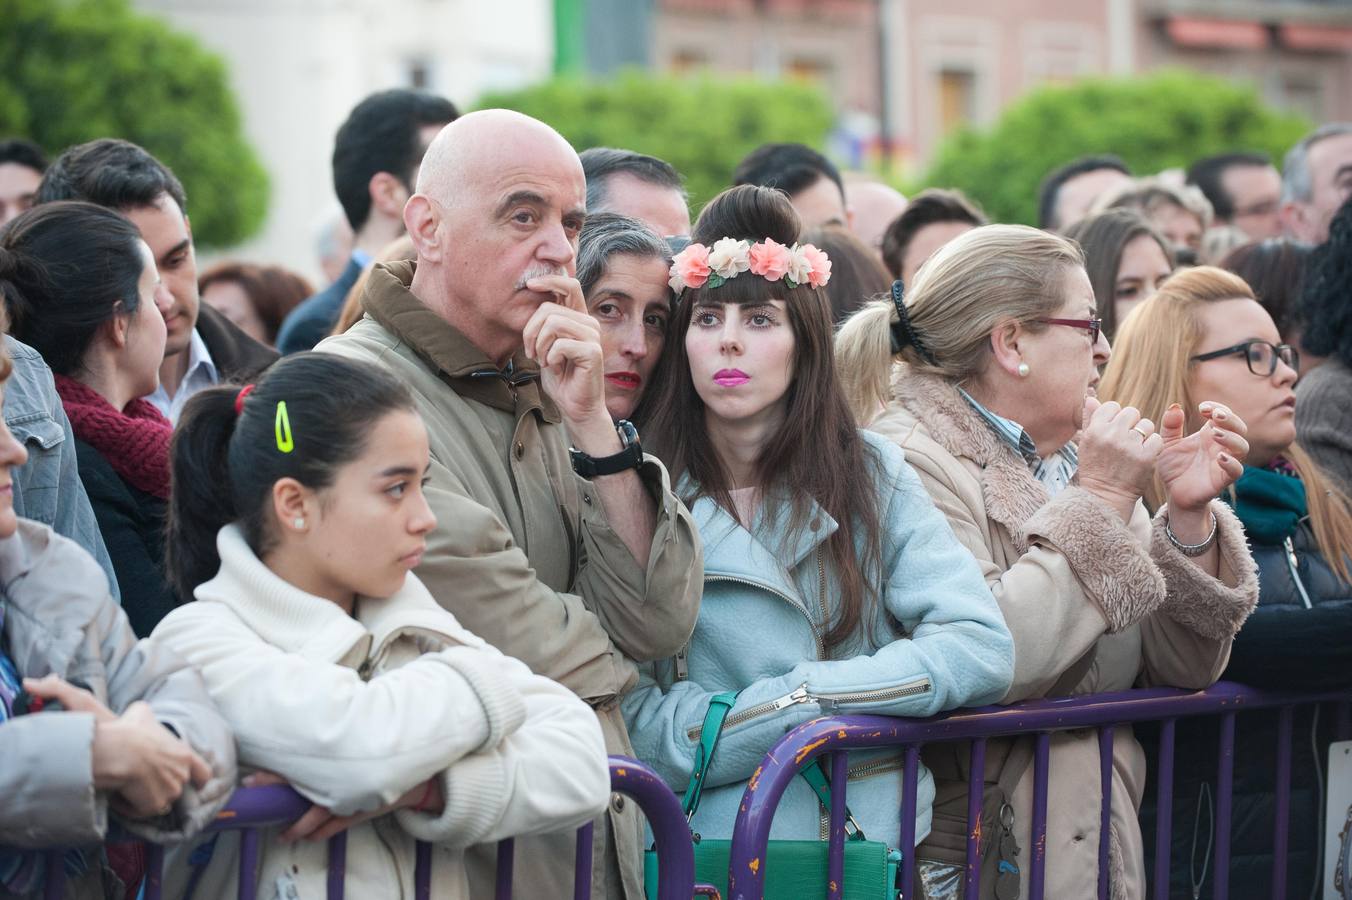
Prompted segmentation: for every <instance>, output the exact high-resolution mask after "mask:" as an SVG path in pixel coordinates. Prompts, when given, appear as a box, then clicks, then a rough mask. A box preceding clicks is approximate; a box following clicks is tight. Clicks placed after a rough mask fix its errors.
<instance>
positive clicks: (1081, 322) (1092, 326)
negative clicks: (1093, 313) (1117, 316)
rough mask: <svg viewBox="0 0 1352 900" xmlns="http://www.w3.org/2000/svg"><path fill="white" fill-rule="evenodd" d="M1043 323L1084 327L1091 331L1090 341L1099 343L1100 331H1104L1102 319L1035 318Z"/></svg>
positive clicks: (1035, 320)
mask: <svg viewBox="0 0 1352 900" xmlns="http://www.w3.org/2000/svg"><path fill="white" fill-rule="evenodd" d="M1033 321H1034V322H1039V323H1041V324H1043V325H1069V326H1070V327H1071V328H1083V329H1084V330H1085V331H1088V332H1089V343H1091V344H1097V343H1098V339H1099V333H1100V332H1102V331H1103V320H1102V319H1034V320H1033Z"/></svg>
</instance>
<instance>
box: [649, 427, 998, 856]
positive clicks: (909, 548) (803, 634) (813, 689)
mask: <svg viewBox="0 0 1352 900" xmlns="http://www.w3.org/2000/svg"><path fill="white" fill-rule="evenodd" d="M862 436H863V439H864V441H865V443H866V445H867V447H868V449H869V450H870V451H871V453H872V455H875V456H876V457H877V459H878V461H879V465H878V466H877V470H876V475H875V481H876V484H877V490H878V500H879V504H878V506H879V519H880V525H881V526H882V568H883V571H882V579H883V590H882V594H883V596H882V603H883V604H884V605H885V607H886V609H887V612H888V613H890V614H891V617H892V618H893V619H895V620H896V621H897V622H899V623H900V625H901V627H902V629H903V634H901V635H898V634H896V633H895V632H894V631H893V629H892V628H891V627H889V626H888V625H887V624H886V623H885V622H884V621H882V617H881V616H877V615H876V614H875V615H873V616H871V617H868V618H872V619H874V621H872V622H869V621H866V622H865V623H864V624H863V625H862V626H861V628H860V631H859V633H858V634H856V636H855V638H854V639H853V640H851V641H850V642H848V645H847V646H844V647H838V648H836V650H835V651H834V652H832V653H831V654H829V656H828V655H827V654H824V653H823V650H822V641H821V625H820V623H821V622H822V621H823V618H824V610H823V609H822V607H823V605H825V606H826V607H828V608H834V605H835V597H834V593H835V591H837V590H838V579H835V578H831V577H829V573H830V569H829V568H828V567H827V566H826V563H825V559H824V555H823V553H822V551H821V547H822V543H823V542H824V541H825V540H826V539H827V538H828V537H829V536H830V535H831V534H832V533H834V532H835V530H836V528H837V527H838V526H837V523H836V522H835V521H834V520H833V519H832V518H831V517H830V516H829V515H827V514H826V512H825V511H824V510H821V509H820V508H815V507H814V509H813V510H812V512H811V513H810V514H809V517H808V520H807V521H808V526H807V528H804V529H803V530H802V532H801V533H800V534H797V535H791V536H790V540H789V541H787V542H786V541H785V540H784V538H785V534H786V529H785V527H784V523H783V522H781V521H766V518H767V517H766V514H765V511H764V509H762V511H761V512H760V513H759V514H758V515H757V519H756V521H755V522H754V523H753V526H752V529H751V530H750V531H748V530H747V529H746V528H743V527H742V526H741V525H739V524H738V523H737V522H736V520H735V519H733V518H732V516H730V515H729V514H728V513H727V512H726V511H725V510H723V509H722V508H721V507H719V506H718V505H717V504H715V503H714V502H713V501H712V500H710V499H709V498H708V497H706V496H702V497H699V498H698V499H696V500H695V501H694V502H693V503H692V504H691V506H690V512H691V515H693V516H694V518H695V521H696V523H697V524H698V525H699V531H700V537H701V538H702V539H703V541H704V600H703V604H702V606H701V607H700V614H699V620H698V622H697V623H696V625H695V633H694V635H693V636H692V637H691V639H690V644H689V645H688V648H687V653H686V657H685V669H686V672H685V673H683V674H685V675H686V677H685V678H684V679H682V678H680V677H679V676H678V675H677V673H676V671H675V665H674V664H673V663H672V661H670V660H662V661H659V662H657V663H650V664H648V665H647V666H644V667H642V668H641V670H640V671H641V676H642V677H641V681H640V684H639V687H638V688H637V689H635V690H634V691H632V692H631V693H630V694H629V695H628V696H626V697H625V698H624V702H623V708H624V713H625V720H626V722H627V723H628V725H629V734H630V739H631V740H632V741H633V744H634V750H635V752H636V754H637V756H638V757H639V758H640V759H642V760H644V761H645V762H648V763H649V764H651V765H652V766H653V767H654V768H655V769H656V770H657V771H658V773H659V774H661V775H662V777H663V778H664V779H666V781H667V783H668V784H669V785H670V786H671V787H672V788H673V789H674V790H676V791H677V792H678V793H679V792H680V791H682V790H684V789H685V786H686V784H687V783H688V782H689V779H690V770H691V767H692V761H693V758H694V752H695V745H696V743H697V742H698V739H699V731H700V730H701V727H700V726H701V725H702V723H703V720H704V714H705V711H706V710H707V709H708V705H709V700H710V698H711V697H712V696H713V695H714V694H716V693H719V692H722V691H738V692H739V694H738V697H737V704H736V706H734V707H733V709H732V711H731V713H730V714H729V716H728V719H727V721H726V723H725V725H724V730H723V736H722V739H721V740H720V742H719V745H718V752H717V753H716V754H715V755H714V758H713V763H712V765H711V767H710V771H709V774H708V776H707V779H706V781H705V790H704V792H703V795H702V799H701V803H700V806H699V810H698V812H697V813H696V815H695V818H694V821H693V826H694V828H695V830H696V831H698V832H699V833H700V834H702V835H704V836H706V837H720V838H722V837H728V836H730V835H731V832H732V825H733V820H734V819H735V818H736V815H737V810H738V806H739V805H740V802H741V798H742V792H743V789H744V788H745V786H746V781H747V779H749V778H750V777H751V775H752V773H753V772H754V771H755V770H756V767H757V766H759V765H760V763H761V760H762V758H763V757H764V755H765V753H766V751H768V750H769V749H770V748H771V746H772V745H773V744H774V743H775V742H776V741H778V740H779V739H780V738H782V737H783V736H784V733H785V732H787V731H788V730H789V729H791V728H793V727H794V726H796V725H799V724H801V723H803V722H806V721H808V720H809V719H813V718H816V717H817V716H821V715H830V714H834V713H844V714H849V713H870V714H877V715H892V716H914V717H922V716H930V715H933V714H935V713H938V712H942V711H944V710H949V709H954V708H956V707H959V706H974V705H980V704H985V703H994V702H995V701H997V700H999V699H1000V697H1001V696H1003V695H1004V693H1005V691H1006V690H1008V688H1009V683H1010V680H1011V678H1012V676H1013V666H1014V645H1013V641H1012V640H1011V638H1010V635H1009V629H1008V628H1006V627H1005V622H1004V618H1003V617H1002V616H1001V614H1000V609H999V607H998V606H997V605H996V602H995V598H994V597H993V596H992V595H991V592H990V589H989V588H988V587H987V586H986V582H985V579H984V578H983V577H982V575H981V570H980V569H979V568H978V566H977V564H976V560H975V559H973V557H972V555H971V554H970V553H969V552H968V551H967V550H966V549H965V548H964V547H963V546H962V544H960V543H959V542H958V540H957V538H956V537H954V535H953V531H952V529H951V528H950V527H949V525H948V522H947V521H946V520H945V519H944V517H943V515H942V514H940V512H939V511H938V510H937V509H936V508H935V506H934V503H933V501H932V500H930V498H929V495H928V494H927V493H926V492H925V489H924V488H923V487H922V486H921V484H920V480H919V478H918V477H917V476H916V474H915V472H914V471H913V470H912V469H911V467H910V466H909V465H907V464H906V462H905V461H904V459H903V457H902V453H901V451H900V449H899V448H898V447H896V446H895V445H894V444H892V443H890V442H887V441H884V440H883V439H882V438H879V437H877V436H876V435H872V434H868V433H864V434H863V435H862ZM689 487H690V485H689V484H688V483H686V484H682V485H681V486H680V490H678V493H680V494H683V495H685V494H687V491H686V489H687V488H689ZM782 517H783V514H781V518H782ZM870 631H871V634H870V633H869V632H870ZM868 638H871V640H869V639H868ZM850 761H851V775H850V779H851V781H852V782H853V781H855V780H862V779H865V778H867V779H868V784H867V786H861V788H862V789H860V790H854V789H853V787H854V785H851V788H852V789H851V790H849V791H848V797H847V799H848V803H849V806H850V809H851V811H852V812H853V814H854V816H855V818H856V819H857V820H858V821H859V822H860V824H861V825H862V826H863V827H864V829H865V831H866V832H867V834H868V836H869V837H870V838H871V839H873V840H878V841H884V842H887V843H888V844H890V845H893V846H895V844H896V841H897V839H898V837H899V835H900V827H899V826H900V818H899V815H898V813H899V812H900V809H901V780H902V776H901V771H900V770H901V760H900V757H899V754H898V752H897V751H896V750H885V751H874V752H858V753H854V754H851V757H850ZM933 799H934V783H933V780H932V778H931V777H930V774H929V773H928V772H927V771H925V770H924V768H923V767H922V768H921V773H920V781H919V784H918V785H917V797H916V801H917V802H916V839H917V840H920V839H922V838H923V837H924V836H925V835H926V834H927V833H928V832H929V827H930V812H931V805H932V802H933ZM820 826H821V816H820V812H819V807H818V803H817V800H816V797H815V795H813V794H812V792H811V790H810V789H809V788H808V787H807V786H806V784H805V783H799V780H798V779H795V781H794V783H793V784H791V785H790V786H789V789H788V791H787V792H786V793H785V795H784V799H783V801H782V803H781V804H780V809H779V813H778V815H776V816H775V819H774V824H773V825H772V826H771V836H772V837H774V838H783V839H800V840H801V839H809V840H810V839H814V838H818V837H821V836H822V835H821V830H820Z"/></svg>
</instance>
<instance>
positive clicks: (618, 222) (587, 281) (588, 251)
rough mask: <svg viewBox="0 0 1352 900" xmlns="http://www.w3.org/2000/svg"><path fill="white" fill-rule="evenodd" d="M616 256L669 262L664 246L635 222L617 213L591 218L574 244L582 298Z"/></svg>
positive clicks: (595, 215) (669, 255)
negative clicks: (618, 254)
mask: <svg viewBox="0 0 1352 900" xmlns="http://www.w3.org/2000/svg"><path fill="white" fill-rule="evenodd" d="M617 253H623V254H626V255H629V256H637V257H640V258H648V257H651V258H653V259H660V260H664V261H670V260H671V252H670V250H669V249H668V247H667V242H666V241H664V240H662V238H660V237H658V236H657V233H656V232H655V231H653V230H652V229H651V228H649V227H648V226H647V225H645V224H644V223H642V222H640V221H639V220H638V219H633V218H630V217H629V216H622V215H620V214H619V213H593V214H590V215H588V216H587V222H586V224H585V225H583V226H582V233H581V235H579V236H578V241H577V280H578V281H579V282H581V283H582V294H583V296H584V297H585V296H586V295H588V294H590V293H591V292H592V288H594V287H595V286H596V282H598V281H600V280H601V276H603V275H605V274H606V269H607V268H609V266H610V258H611V257H612V256H614V255H615V254H617Z"/></svg>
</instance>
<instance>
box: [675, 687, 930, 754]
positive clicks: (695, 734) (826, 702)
mask: <svg viewBox="0 0 1352 900" xmlns="http://www.w3.org/2000/svg"><path fill="white" fill-rule="evenodd" d="M931 687H932V685H931V684H930V680H929V679H928V678H917V679H915V680H914V681H908V682H906V683H905V684H899V685H896V686H895V687H888V688H877V689H875V690H871V691H855V692H854V693H850V694H829V693H822V694H810V693H808V690H807V684H806V683H804V684H800V685H799V686H798V687H797V688H795V689H794V690H792V691H790V692H789V693H787V694H785V695H784V696H782V697H776V698H775V699H774V700H767V701H765V702H764V703H757V704H756V705H755V706H751V707H748V708H747V709H744V710H742V711H741V712H737V713H733V714H732V715H730V716H728V717H727V719H725V720H724V721H723V727H724V728H733V727H735V726H737V725H741V724H742V723H744V722H749V721H751V720H752V719H756V718H759V717H761V716H764V715H768V714H769V713H773V712H779V711H780V710H782V709H788V708H789V707H790V706H796V705H798V704H799V703H813V702H815V703H820V704H822V706H824V707H827V708H830V707H834V706H839V705H840V704H842V703H878V702H881V701H884V700H900V699H902V698H903V697H914V696H916V695H918V694H928V693H929V691H930V688H931ZM703 733H704V725H703V724H702V723H701V724H699V725H696V726H695V727H694V728H691V729H689V730H688V731H686V736H687V737H688V738H690V740H692V741H697V740H699V736H700V735H701V734H703Z"/></svg>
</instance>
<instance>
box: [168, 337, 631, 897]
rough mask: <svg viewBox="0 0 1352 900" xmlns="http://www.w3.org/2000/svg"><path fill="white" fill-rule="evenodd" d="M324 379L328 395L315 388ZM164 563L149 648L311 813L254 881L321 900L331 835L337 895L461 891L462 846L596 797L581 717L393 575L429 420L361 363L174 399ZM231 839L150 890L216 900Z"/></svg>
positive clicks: (418, 530) (182, 856)
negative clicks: (341, 846) (422, 887)
mask: <svg viewBox="0 0 1352 900" xmlns="http://www.w3.org/2000/svg"><path fill="white" fill-rule="evenodd" d="M335 385H341V386H342V389H341V390H335V389H334V386H335ZM172 457H173V479H174V490H173V496H172V499H171V503H170V512H169V558H168V562H169V575H170V577H171V579H172V580H173V582H174V584H175V586H176V587H177V588H178V590H179V591H180V592H181V593H182V595H183V596H185V597H187V596H195V597H196V601H195V602H192V603H188V604H186V605H184V606H181V607H179V608H178V609H176V610H174V611H173V612H172V613H170V614H169V615H168V616H167V617H165V619H164V621H162V622H161V623H160V624H159V626H157V627H156V629H155V632H154V634H153V635H152V637H151V643H152V644H155V645H163V646H166V647H168V648H170V649H172V650H174V651H176V652H177V653H178V654H179V655H181V656H182V657H184V658H185V659H187V660H188V661H189V662H191V663H193V664H194V665H195V666H196V667H197V668H198V669H199V670H200V671H201V673H202V677H203V679H204V680H205V682H206V686H207V691H208V693H209V694H210V695H211V697H212V699H213V700H215V701H216V704H217V706H218V707H219V708H220V710H221V712H222V714H223V715H224V716H225V718H226V720H227V721H228V722H229V723H230V725H231V726H232V727H233V728H234V731H235V736H236V739H237V741H238V746H239V761H240V764H241V766H243V767H248V768H249V769H251V770H254V771H255V772H256V773H257V772H260V771H261V772H263V773H267V774H265V775H260V776H256V778H255V781H257V780H267V781H272V780H282V781H286V782H289V783H290V784H291V785H292V786H293V787H294V788H295V789H296V790H298V791H299V792H300V793H302V794H303V795H305V796H306V797H307V798H309V799H310V800H311V801H313V803H314V806H313V807H312V808H311V810H310V811H309V812H308V813H306V814H305V815H304V816H303V817H302V818H301V819H299V820H298V821H297V822H295V823H294V824H293V825H291V826H290V827H289V828H287V829H284V830H283V829H277V830H274V831H272V832H271V833H270V834H268V835H267V837H266V838H265V845H264V850H263V858H262V867H261V869H262V871H261V881H262V883H264V884H269V885H275V887H276V892H277V894H278V896H283V897H287V896H302V897H309V896H319V895H322V894H323V892H324V887H323V885H324V883H325V878H326V874H327V862H326V856H327V854H326V846H325V842H324V840H323V839H325V838H327V837H329V836H331V835H333V834H334V833H336V832H337V831H339V830H342V829H347V832H348V841H347V884H348V892H349V894H350V895H352V896H358V897H391V896H412V895H413V892H414V888H413V873H414V855H415V846H414V845H415V841H417V840H419V839H421V840H425V841H430V842H432V843H434V844H436V845H437V849H436V852H435V853H434V854H433V872H432V894H433V896H436V897H450V898H467V897H468V896H469V894H468V891H469V888H468V883H467V881H466V877H465V868H464V864H463V861H462V855H463V854H462V851H463V849H464V848H465V847H467V846H469V845H471V844H479V843H483V842H486V841H496V840H498V839H500V838H503V837H507V836H511V835H517V834H528V833H539V832H545V831H556V830H564V829H570V828H573V827H576V826H577V825H580V824H582V823H583V822H585V821H588V820H590V819H591V818H593V817H594V816H595V815H597V814H598V813H599V812H600V811H601V810H602V809H603V808H604V807H605V804H606V801H607V799H608V796H609V777H608V773H607V770H606V756H605V747H604V744H603V742H602V739H601V732H600V728H599V726H598V724H597V721H596V717H595V716H594V715H593V714H592V712H591V710H590V709H589V708H588V707H587V706H586V705H585V704H583V703H582V702H581V701H580V700H578V699H577V697H576V696H574V695H573V694H572V693H571V692H569V691H568V690H566V689H564V688H562V687H560V686H559V685H557V684H555V683H554V682H552V681H549V680H548V679H546V678H543V677H540V676H537V675H534V674H532V673H531V672H530V670H529V669H527V668H526V666H525V665H524V664H522V663H521V662H519V661H517V660H514V659H511V658H509V657H505V656H503V655H502V654H501V653H499V652H498V651H497V650H495V649H494V648H492V647H490V646H488V645H487V644H485V643H484V642H483V641H482V640H481V639H480V638H478V637H476V636H475V635H473V634H471V633H469V632H468V631H466V630H465V629H464V628H463V627H461V626H460V624H459V623H458V622H457V621H456V619H455V617H454V616H452V615H451V614H450V613H449V612H447V611H446V610H445V609H443V608H442V607H441V606H439V605H438V604H437V601H436V600H435V599H434V598H433V597H432V596H431V594H429V593H428V591H427V589H426V588H425V587H424V586H423V585H422V583H421V582H420V581H419V580H418V579H417V578H416V577H415V576H414V575H413V574H412V571H411V570H412V569H413V568H414V567H416V566H417V565H418V563H419V562H420V561H421V559H422V555H423V550H424V548H425V547H426V545H427V541H428V539H429V536H431V535H432V530H433V528H434V527H435V525H436V520H435V518H434V517H433V515H432V513H431V511H430V509H429V507H428V504H427V500H426V499H425V497H424V495H423V483H424V479H425V477H426V474H427V471H428V468H429V465H430V460H429V455H428V442H427V431H426V429H425V428H424V426H423V422H422V419H421V418H420V417H419V416H418V413H417V411H416V409H415V407H414V402H413V398H412V396H411V395H410V393H409V392H408V390H407V389H406V388H405V387H404V386H403V385H402V384H401V383H400V382H399V381H397V380H396V379H394V378H393V377H391V376H390V375H389V374H387V373H385V372H384V371H383V370H380V369H377V368H375V367H373V366H371V365H369V364H366V363H359V362H353V361H347V360H344V359H342V358H340V357H336V356H331V355H328V354H323V353H301V354H297V355H294V356H289V357H286V358H285V359H283V360H282V361H281V362H279V363H277V364H276V365H274V366H273V367H272V368H271V369H270V370H269V371H268V373H267V374H266V375H265V376H263V378H262V379H261V380H260V381H259V383H258V384H257V386H249V387H246V388H243V389H239V388H233V387H221V388H212V389H208V390H205V391H202V392H201V393H199V394H197V395H196V396H194V397H193V398H192V399H191V400H189V401H188V404H187V406H185V407H184V411H183V416H182V418H181V419H180V421H179V426H178V430H177V432H176V433H175V436H174V444H173V451H172ZM236 848H237V838H235V837H221V838H219V839H218V840H217V842H216V844H215V848H214V850H212V851H209V861H208V862H206V863H205V864H201V863H200V861H199V862H198V863H194V862H193V860H192V856H193V855H195V854H193V853H192V852H191V848H187V847H185V848H182V849H181V850H180V851H179V852H177V853H176V854H174V855H173V856H172V857H171V859H170V863H169V867H170V868H169V874H168V875H167V878H166V880H167V883H169V884H172V885H173V887H170V888H169V891H170V893H172V894H174V895H175V896H178V895H181V894H182V893H183V892H184V891H183V889H184V887H185V885H186V884H195V885H196V894H195V895H194V896H196V897H198V898H199V900H200V898H203V897H213V898H214V897H227V896H229V897H233V896H234V895H235V880H236V876H237V873H238V869H239V866H238V864H237V862H236V859H235V856H236V853H235V850H236Z"/></svg>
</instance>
